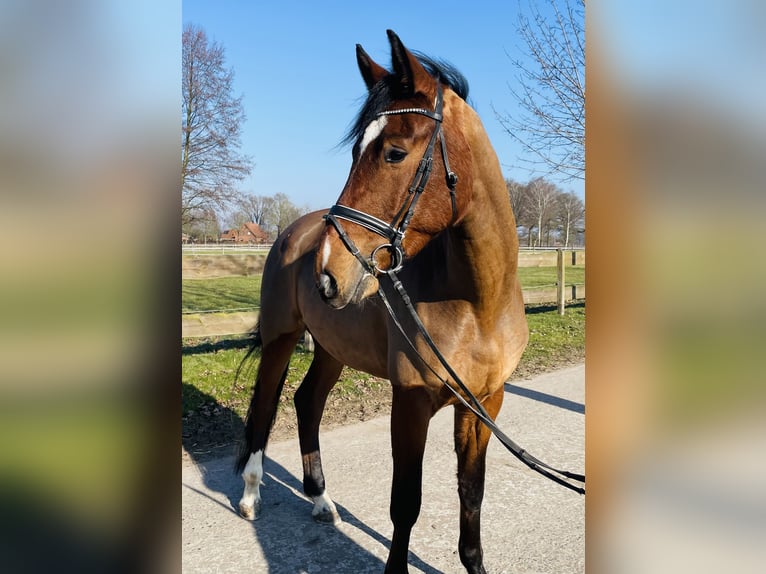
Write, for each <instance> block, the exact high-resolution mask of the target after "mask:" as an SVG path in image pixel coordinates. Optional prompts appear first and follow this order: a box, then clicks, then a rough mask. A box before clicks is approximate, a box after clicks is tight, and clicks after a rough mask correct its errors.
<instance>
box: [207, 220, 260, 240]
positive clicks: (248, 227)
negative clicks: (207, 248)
mask: <svg viewBox="0 0 766 574" xmlns="http://www.w3.org/2000/svg"><path fill="white" fill-rule="evenodd" d="M219 241H220V242H221V243H268V242H269V236H268V235H266V232H264V231H263V229H261V227H260V225H258V224H257V223H252V222H248V223H243V224H242V226H241V227H240V228H239V229H227V230H226V231H224V232H223V233H221V236H220V237H219Z"/></svg>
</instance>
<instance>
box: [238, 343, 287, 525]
mask: <svg viewBox="0 0 766 574" xmlns="http://www.w3.org/2000/svg"><path fill="white" fill-rule="evenodd" d="M300 334H301V333H300V332H297V333H289V334H285V335H282V336H281V337H279V338H277V339H276V340H274V341H272V342H271V343H269V344H267V345H265V346H264V347H263V350H262V354H261V363H260V365H259V367H258V374H257V375H256V379H255V388H254V390H253V397H252V399H251V401H250V408H249V410H248V413H247V420H246V421H245V440H246V445H245V448H244V449H243V454H242V456H241V457H240V461H239V464H238V466H239V468H240V469H243V472H242V479H243V480H244V481H245V489H244V492H243V493H242V498H241V500H240V501H239V513H240V514H241V515H242V516H243V517H244V518H247V519H249V520H253V519H255V518H257V517H258V514H259V513H260V508H261V494H260V485H261V479H262V478H263V452H264V450H265V449H266V443H267V442H268V439H269V432H270V431H271V426H272V424H273V423H274V418H275V417H276V414H277V402H278V400H279V395H280V394H281V392H282V385H283V384H284V382H285V377H286V376H287V366H288V364H289V362H290V355H291V354H292V352H293V349H295V345H296V344H297V342H298V337H299V336H300Z"/></svg>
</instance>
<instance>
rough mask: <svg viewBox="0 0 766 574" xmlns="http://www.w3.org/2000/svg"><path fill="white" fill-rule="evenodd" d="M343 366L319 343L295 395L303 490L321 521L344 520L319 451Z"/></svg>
mask: <svg viewBox="0 0 766 574" xmlns="http://www.w3.org/2000/svg"><path fill="white" fill-rule="evenodd" d="M342 369H343V364H342V363H340V362H338V361H337V360H336V359H334V358H333V357H331V356H330V355H329V354H328V353H327V351H325V350H324V349H323V348H322V347H321V346H320V345H319V344H318V343H317V344H316V346H315V350H314V360H313V361H312V363H311V367H309V370H308V373H306V377H305V378H304V379H303V382H302V383H301V386H300V387H299V388H298V391H297V392H296V393H295V399H294V400H295V411H296V414H297V415H298V436H299V438H300V444H301V457H302V459H303V491H304V492H305V493H306V495H307V496H310V497H311V499H312V500H313V501H314V508H313V510H312V511H311V515H312V516H313V517H314V520H316V521H318V522H332V523H337V522H339V521H340V517H339V516H338V512H337V510H336V509H335V505H334V504H333V502H332V500H331V499H330V497H329V496H328V495H327V492H326V490H325V482H324V474H323V472H322V459H321V456H320V454H319V423H320V421H321V420H322V413H323V412H324V407H325V402H326V401H327V395H328V394H329V392H330V389H332V387H333V385H334V384H335V382H336V381H337V380H338V377H339V376H340V372H341V370H342Z"/></svg>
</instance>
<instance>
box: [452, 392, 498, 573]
mask: <svg viewBox="0 0 766 574" xmlns="http://www.w3.org/2000/svg"><path fill="white" fill-rule="evenodd" d="M503 393H504V389H503V387H501V388H500V389H498V390H497V391H496V392H495V394H493V395H491V396H490V397H489V398H488V399H486V400H485V401H484V403H483V404H484V408H485V409H486V410H487V412H488V413H489V415H490V416H491V417H492V418H493V419H494V418H495V417H496V416H497V413H499V412H500V407H501V405H502V404H503ZM491 434H492V433H491V431H490V430H489V429H488V428H487V427H486V426H485V425H484V423H482V422H481V421H480V420H479V419H478V418H476V415H474V414H473V413H472V412H470V411H469V410H468V409H467V408H465V407H464V406H463V405H459V404H458V405H455V451H456V452H457V479H458V493H459V495H460V540H459V542H458V550H459V552H460V561H461V562H462V563H463V566H465V569H466V570H467V571H468V572H469V573H471V574H486V571H485V570H484V553H483V550H482V548H481V502H482V500H483V498H484V474H485V470H486V464H485V463H486V458H487V444H488V442H489V438H490V435H491Z"/></svg>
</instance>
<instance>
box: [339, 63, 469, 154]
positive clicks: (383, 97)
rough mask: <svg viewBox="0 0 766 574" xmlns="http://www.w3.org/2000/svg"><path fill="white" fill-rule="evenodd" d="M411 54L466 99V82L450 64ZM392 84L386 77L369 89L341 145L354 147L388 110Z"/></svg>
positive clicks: (392, 99) (388, 77)
mask: <svg viewBox="0 0 766 574" xmlns="http://www.w3.org/2000/svg"><path fill="white" fill-rule="evenodd" d="M413 54H414V55H415V57H416V58H417V59H418V61H419V62H420V63H421V64H423V67H424V68H425V69H426V71H427V72H428V73H429V74H431V76H433V78H434V79H437V80H438V81H440V82H441V83H442V84H444V85H446V86H447V87H448V88H450V89H451V90H452V91H453V92H455V93H456V94H457V95H458V96H460V97H461V98H462V99H463V100H466V99H467V98H468V80H466V79H465V76H463V74H461V73H460V72H459V71H458V70H457V69H456V68H455V67H454V66H453V65H452V64H450V63H448V62H446V61H444V60H437V59H434V58H431V57H429V56H426V55H425V54H421V53H420V52H413ZM393 82H394V77H393V76H387V77H386V78H384V79H383V80H381V81H380V82H378V83H377V84H375V85H374V86H373V87H372V88H370V90H369V92H368V93H367V98H366V99H365V101H364V104H362V108H361V109H360V110H359V114H358V115H357V116H356V119H355V120H354V122H353V123H352V124H351V126H350V127H349V129H348V131H347V132H346V135H345V136H344V137H343V140H341V143H342V144H343V145H352V144H353V145H354V146H356V143H357V142H359V141H360V140H361V139H362V136H363V135H364V130H365V129H366V128H367V126H368V125H369V124H370V122H372V121H373V120H375V118H377V116H378V113H380V112H382V111H383V110H385V109H386V108H388V106H389V105H390V104H391V103H392V102H393V101H394V94H395V92H394V89H393V88H394V86H393Z"/></svg>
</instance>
